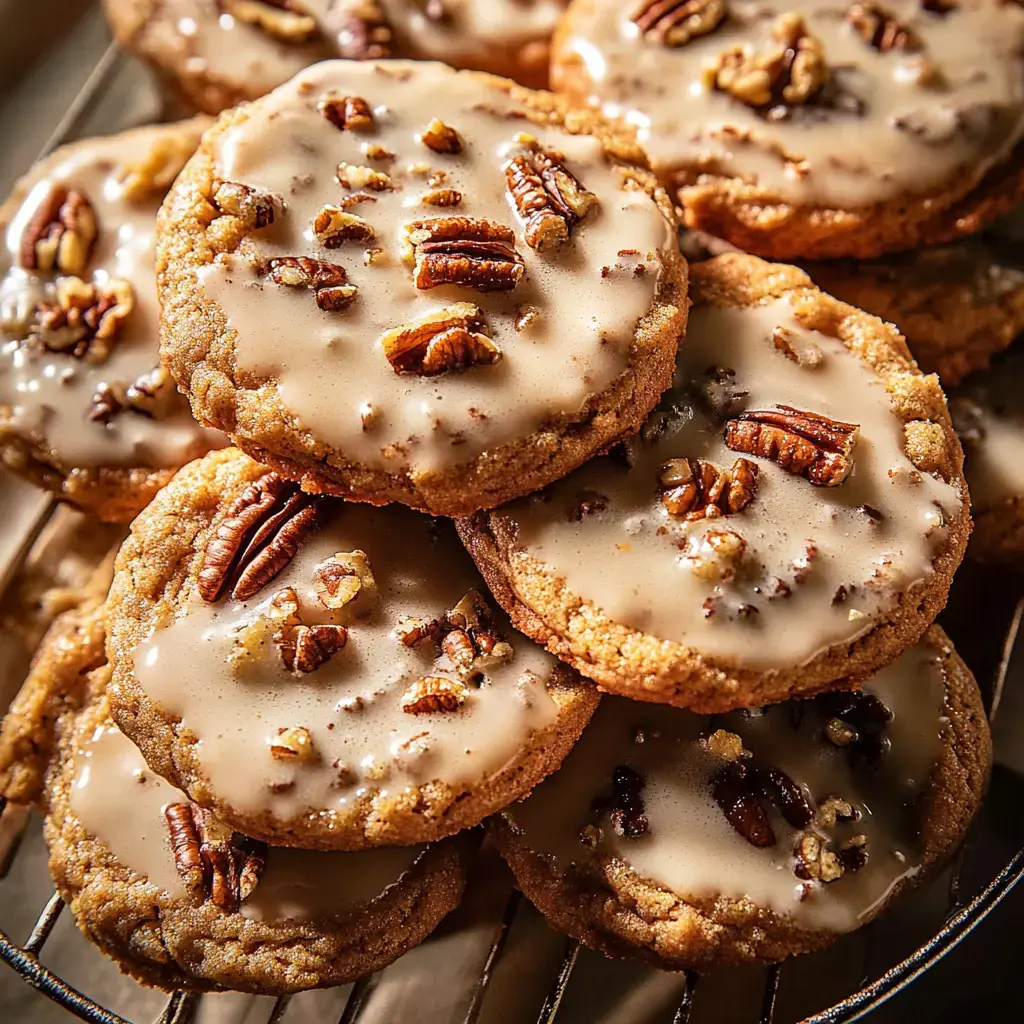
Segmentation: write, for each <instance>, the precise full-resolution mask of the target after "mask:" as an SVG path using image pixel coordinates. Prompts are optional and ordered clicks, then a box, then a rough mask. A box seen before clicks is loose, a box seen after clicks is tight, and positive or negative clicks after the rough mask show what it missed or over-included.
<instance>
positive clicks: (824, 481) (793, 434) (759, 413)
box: [725, 405, 860, 487]
mask: <svg viewBox="0 0 1024 1024" xmlns="http://www.w3.org/2000/svg"><path fill="white" fill-rule="evenodd" d="M859 434H860V427H859V426H858V425H857V424H855V423H841V422H839V421H838V420H830V419H829V418H828V417H827V416H821V415H819V414H818V413H813V412H803V411H801V410H800V409H794V408H793V407H792V406H791V405H780V406H779V407H778V408H777V409H755V410H751V411H750V412H744V413H741V414H740V415H739V416H738V417H736V419H733V420H730V421H729V422H728V423H727V424H726V425H725V443H726V445H728V447H729V448H731V449H732V450H733V451H734V452H743V453H744V454H745V455H756V456H757V457H758V458H762V459H771V460H772V462H774V463H776V464H777V465H779V466H780V467H781V468H782V469H784V470H785V471H786V472H787V473H794V474H796V475H797V476H802V477H804V478H805V479H806V480H808V481H810V482H811V483H812V484H814V486H815V487H837V486H838V485H839V484H841V483H842V482H843V481H844V480H845V479H846V478H847V476H849V474H850V470H851V469H853V449H854V446H855V445H856V443H857V437H858V435H859Z"/></svg>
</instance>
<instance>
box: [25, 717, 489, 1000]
mask: <svg viewBox="0 0 1024 1024" xmlns="http://www.w3.org/2000/svg"><path fill="white" fill-rule="evenodd" d="M107 712H108V709H107V706H106V703H105V701H104V700H103V699H102V698H101V699H99V700H97V701H95V702H93V703H92V704H90V705H89V707H88V708H87V709H86V710H85V712H84V713H83V714H81V715H80V716H79V721H78V722H77V723H76V728H75V730H74V733H73V735H72V736H70V737H69V738H68V740H67V741H66V742H65V743H64V744H62V748H61V758H60V761H59V762H58V764H57V765H56V768H55V770H54V773H53V775H52V777H51V782H50V786H49V813H48V816H47V819H46V826H45V836H46V841H47V845H48V846H49V849H50V872H51V874H52V875H53V878H54V882H55V883H56V886H57V890H58V892H60V894H61V896H62V897H63V898H64V900H65V901H66V902H67V903H68V905H69V906H70V908H71V912H72V914H73V915H74V917H75V920H76V922H77V923H78V926H79V928H81V930H82V931H83V932H84V934H85V935H86V937H87V938H88V939H89V940H90V941H91V942H93V943H95V944H96V945H97V946H98V947H99V948H100V949H101V950H102V951H103V952H104V953H106V954H107V956H109V957H110V958H111V959H113V960H114V961H115V962H116V963H117V964H118V966H119V967H120V968H121V970H122V971H124V972H125V973H126V974H129V975H131V976H132V977H134V978H136V979H137V980H138V981H141V982H142V983H143V984H146V985H153V986H156V987H158V988H163V989H168V990H172V989H177V988H186V989H199V990H206V991H210V990H216V989H220V988H229V989H237V990H241V991H244V992H256V993H264V994H268V995H280V994H287V993H290V992H296V991H300V990H302V989H309V988H318V987H322V986H328V985H343V984H345V983H347V982H350V981H354V980H355V979H356V978H359V977H362V976H363V975H366V974H371V973H373V972H375V971H378V970H380V969H381V968H382V967H385V966H387V965H388V964H389V963H391V962H393V961H394V960H396V959H398V957H400V956H401V955H402V954H403V953H405V952H406V951H407V950H408V949H410V948H412V947H413V946H415V945H417V944H418V943H420V942H422V941H423V939H424V938H426V937H427V935H429V934H430V932H431V931H433V930H434V928H435V927H436V926H437V925H438V923H439V922H440V921H441V920H442V918H444V916H445V915H446V914H447V913H448V912H449V911H451V910H452V909H454V907H455V906H456V905H457V904H458V902H459V899H460V898H461V895H462V890H463V887H464V885H465V877H466V864H467V858H468V855H469V853H470V852H471V850H472V846H473V837H472V836H471V835H465V836H459V837H455V838H452V839H446V840H443V841H442V842H440V843H438V844H435V845H431V846H426V847H423V846H418V847H417V846H407V847H392V848H388V849H380V850H370V851H363V852H361V853H313V852H309V851H304V850H288V849H282V848H277V847H269V848H268V847H267V846H265V845H264V844H263V843H257V842H254V841H253V840H251V839H248V838H246V837H245V836H241V835H239V834H238V833H237V832H235V833H232V831H231V829H230V828H228V827H227V826H225V825H223V824H222V823H220V822H218V821H217V820H216V819H215V818H214V817H213V816H212V815H211V814H209V812H206V811H203V809H202V808H200V807H198V806H197V805H196V804H193V803H191V802H190V801H189V799H188V797H186V796H185V794H184V793H182V792H180V791H179V790H176V789H175V788H174V787H173V786H171V785H170V784H169V783H167V782H165V781H164V780H163V779H161V778H160V777H159V776H158V775H156V774H155V773H154V772H153V771H152V770H151V769H149V768H148V767H147V765H146V762H145V761H144V760H143V758H142V755H141V754H140V753H139V750H138V748H137V747H135V746H134V745H133V744H132V743H131V742H129V741H128V739H126V738H125V736H124V735H123V734H122V733H121V732H120V731H119V730H118V729H117V728H116V727H115V726H114V724H113V723H112V722H111V721H110V720H109V718H108V714H107Z"/></svg>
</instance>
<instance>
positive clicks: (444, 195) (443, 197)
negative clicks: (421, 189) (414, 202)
mask: <svg viewBox="0 0 1024 1024" xmlns="http://www.w3.org/2000/svg"><path fill="white" fill-rule="evenodd" d="M422 201H423V202H424V203H425V204H426V205H427V206H446V207H448V206H458V205H459V203H461V202H462V193H461V192H460V191H459V190H458V189H457V188H436V189H434V190H433V192H427V193H426V195H424V197H423V200H422Z"/></svg>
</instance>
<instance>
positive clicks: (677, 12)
mask: <svg viewBox="0 0 1024 1024" xmlns="http://www.w3.org/2000/svg"><path fill="white" fill-rule="evenodd" d="M727 8H728V5H727V4H726V0H638V2H637V3H635V4H634V5H633V9H632V10H631V11H630V14H629V20H630V21H632V22H633V24H634V25H636V27H637V28H638V29H639V30H640V32H641V33H642V34H643V36H644V38H645V39H647V40H649V41H650V42H657V43H661V44H662V45H663V46H683V45H684V44H686V43H688V42H689V41H690V40H691V39H696V38H697V37H698V36H706V35H707V34H708V33H709V32H713V31H714V30H715V29H716V28H718V26H719V25H720V24H721V23H722V19H723V18H724V17H725V15H726V11H727Z"/></svg>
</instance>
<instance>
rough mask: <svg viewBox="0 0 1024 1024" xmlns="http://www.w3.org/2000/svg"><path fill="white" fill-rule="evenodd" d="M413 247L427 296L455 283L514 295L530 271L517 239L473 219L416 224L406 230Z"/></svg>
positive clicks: (489, 223)
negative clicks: (517, 249)
mask: <svg viewBox="0 0 1024 1024" xmlns="http://www.w3.org/2000/svg"><path fill="white" fill-rule="evenodd" d="M406 231H407V235H408V239H409V244H410V245H411V247H412V254H413V259H414V260H415V268H414V271H413V274H414V281H415V283H416V287H417V288H419V289H420V290H421V291H427V290H429V289H430V288H438V287H440V286H441V285H446V284H454V285H460V286H461V287H463V288H473V289H475V290H476V291H480V292H496V291H497V292H507V291H511V290H512V289H513V288H515V287H516V285H518V284H519V282H520V281H521V280H522V278H523V274H524V272H525V269H526V268H525V266H524V264H523V260H522V257H521V256H520V255H519V253H518V252H516V249H515V245H514V242H515V234H514V233H513V232H512V230H511V229H510V228H507V227H505V226H504V225H503V224H497V223H495V222H494V221H490V220H483V219H480V218H473V217H438V218H435V219H433V220H416V221H413V222H412V223H411V224H409V225H408V226H407V228H406Z"/></svg>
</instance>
